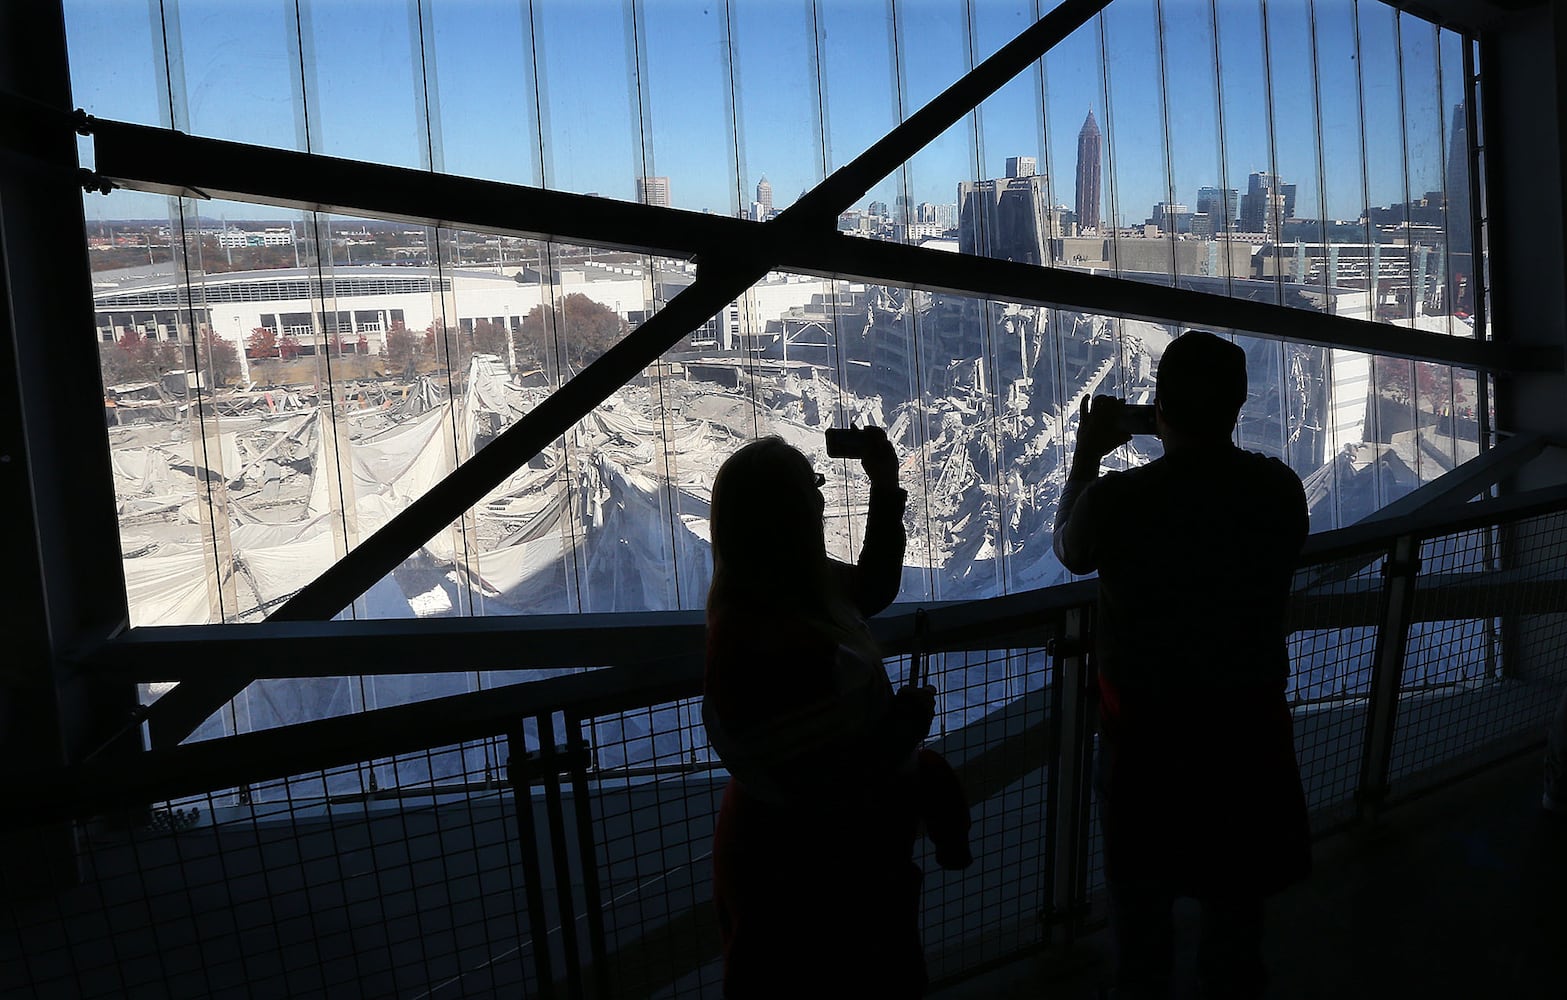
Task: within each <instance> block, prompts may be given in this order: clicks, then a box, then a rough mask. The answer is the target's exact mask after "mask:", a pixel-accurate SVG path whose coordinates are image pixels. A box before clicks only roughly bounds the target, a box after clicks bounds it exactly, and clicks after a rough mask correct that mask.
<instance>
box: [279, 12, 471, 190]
mask: <svg viewBox="0 0 1567 1000" xmlns="http://www.w3.org/2000/svg"><path fill="white" fill-rule="evenodd" d="M298 10H299V16H300V25H301V34H302V42H301V44H302V46H303V49H304V67H305V69H304V75H305V107H306V111H307V123H308V127H309V139H310V150H311V152H315V153H324V154H326V155H328V156H342V157H347V158H348V159H353V160H369V161H370V162H372V163H387V164H391V165H393V166H398V167H424V168H426V169H435V170H442V169H444V167H443V165H442V162H441V131H440V127H439V119H435V120H434V121H432V119H431V113H432V111H434V112H435V113H437V114H438V111H439V108H438V106H434V105H432V104H431V103H430V102H429V100H428V96H427V95H426V93H425V74H426V72H427V71H429V70H430V69H431V68H432V65H431V64H432V63H433V60H434V54H433V52H431V51H430V50H429V49H428V48H427V46H426V38H425V29H424V27H423V26H422V22H421V20H420V16H419V4H418V0H384V2H383V0H340V2H334V3H318V4H308V5H300V6H299V8H298ZM345 53H353V57H352V58H351V59H344V58H339V57H340V56H342V55H343V54H345ZM367 72H371V73H373V77H372V78H373V80H374V83H373V84H370V83H368V82H367V77H366V74H367Z"/></svg>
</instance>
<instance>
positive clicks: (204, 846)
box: [0, 748, 535, 998]
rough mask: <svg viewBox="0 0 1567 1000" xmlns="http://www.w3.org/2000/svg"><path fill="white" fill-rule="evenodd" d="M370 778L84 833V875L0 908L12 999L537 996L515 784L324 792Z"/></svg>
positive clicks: (89, 827)
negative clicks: (526, 954) (510, 788)
mask: <svg viewBox="0 0 1567 1000" xmlns="http://www.w3.org/2000/svg"><path fill="white" fill-rule="evenodd" d="M492 749H495V748H492ZM501 749H503V748H501ZM449 751H456V752H457V753H458V754H461V752H462V748H442V749H438V750H431V751H429V752H428V753H429V754H430V755H440V754H442V753H443V752H449ZM480 756H481V757H482V756H483V755H482V754H481V755H480ZM426 766H429V765H428V764H427V765H426ZM430 769H431V770H439V769H440V766H439V765H435V766H434V767H431V768H430ZM368 773H369V771H368V769H367V768H361V767H347V768H339V769H333V770H330V771H320V772H316V773H315V774H313V775H296V776H293V777H291V778H288V779H283V780H279V781H277V782H274V783H269V784H267V785H265V786H258V787H255V788H251V789H242V790H239V791H232V790H225V791H223V792H218V793H213V794H211V795H203V796H194V797H188V798H184V799H180V800H178V801H175V802H165V803H159V804H157V805H156V806H154V807H152V808H150V809H148V810H144V811H141V812H140V813H139V814H138V815H136V816H135V817H133V819H132V820H131V821H128V822H122V823H118V824H115V825H111V824H109V823H106V822H103V821H95V822H93V823H90V824H84V825H82V826H81V827H79V828H78V830H77V833H76V840H75V843H76V853H77V864H78V868H79V871H80V875H81V877H80V881H79V883H78V884H75V885H61V886H59V889H58V891H57V892H55V893H54V894H53V895H51V896H49V897H47V898H41V897H40V898H35V899H34V900H33V901H32V902H18V903H14V904H13V905H12V907H11V908H10V910H9V912H8V913H7V914H6V916H7V918H8V919H7V920H6V922H5V924H4V926H3V929H0V969H4V972H5V975H4V981H5V983H6V986H7V991H6V996H8V997H9V996H37V997H48V998H54V997H62V996H72V997H83V998H87V997H125V996H193V997H194V996H200V997H236V998H237V997H246V998H265V997H289V998H292V997H328V996H333V995H345V994H346V995H354V996H398V997H445V996H469V995H474V994H476V993H477V994H481V995H482V994H485V993H489V992H492V991H499V992H509V993H511V994H513V995H516V994H517V993H519V992H521V993H523V994H524V995H531V994H532V993H534V992H535V991H534V985H535V984H534V983H532V982H531V979H530V972H529V966H528V965H527V964H526V963H525V962H524V961H522V957H523V956H522V955H521V953H520V947H521V945H522V942H523V941H524V940H525V939H526V933H527V928H526V925H525V917H524V916H523V914H522V908H521V905H520V903H519V899H520V888H521V873H520V871H519V869H518V867H517V860H518V848H517V843H516V826H515V822H514V819H513V817H512V813H513V811H514V810H513V808H512V806H511V796H510V794H509V793H508V792H507V791H505V790H504V788H503V786H501V785H500V784H498V783H495V782H494V781H493V780H488V781H487V780H486V777H487V776H486V774H485V772H484V771H483V769H482V768H481V769H478V770H475V771H473V772H468V773H461V774H455V775H452V777H451V779H450V780H448V781H446V782H444V783H443V784H439V785H437V784H433V783H430V782H429V781H428V780H425V781H423V782H421V783H415V782H412V781H410V782H405V783H403V784H402V785H401V787H400V788H398V789H396V790H389V791H385V792H368V791H367V792H362V793H357V794H345V793H342V792H339V791H336V789H341V788H343V787H345V786H348V785H356V786H357V785H367V784H368V781H366V780H365V778H366V775H367V774H368Z"/></svg>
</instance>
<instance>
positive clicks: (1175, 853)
mask: <svg viewBox="0 0 1567 1000" xmlns="http://www.w3.org/2000/svg"><path fill="white" fill-rule="evenodd" d="M1101 691H1102V693H1103V695H1104V697H1103V700H1102V702H1101V706H1100V707H1101V720H1102V734H1103V736H1104V752H1105V753H1106V754H1107V755H1108V756H1107V759H1106V762H1105V768H1104V771H1103V775H1102V776H1103V779H1104V781H1103V784H1104V787H1103V788H1102V789H1101V791H1102V793H1103V794H1104V796H1105V798H1106V802H1105V809H1106V812H1105V860H1106V865H1107V868H1108V873H1109V875H1110V877H1111V878H1112V879H1114V880H1117V881H1120V882H1127V883H1137V884H1146V885H1157V886H1163V887H1167V888H1169V889H1170V890H1172V891H1173V892H1175V893H1176V894H1177V895H1184V896H1195V897H1199V898H1203V897H1208V898H1212V897H1223V896H1242V895H1248V896H1249V895H1268V894H1271V893H1273V892H1277V891H1278V890H1280V889H1282V888H1284V887H1285V886H1288V885H1290V884H1292V883H1294V882H1297V881H1299V880H1301V879H1303V878H1305V877H1306V876H1307V875H1308V874H1310V871H1311V835H1310V828H1309V826H1308V822H1307V815H1306V799H1305V795H1304V793H1303V791H1302V789H1301V784H1300V771H1299V767H1298V765H1297V763H1296V760H1295V745H1294V730H1293V727H1292V725H1291V720H1290V713H1289V707H1288V704H1287V703H1286V701H1285V699H1284V695H1283V693H1282V692H1279V691H1274V690H1244V689H1240V690H1228V691H1209V692H1195V693H1190V694H1184V695H1181V696H1160V697H1157V698H1155V697H1150V696H1147V695H1141V696H1137V695H1133V694H1131V693H1129V692H1126V691H1117V690H1116V689H1115V688H1114V687H1113V686H1110V685H1109V684H1108V682H1106V681H1103V680H1101Z"/></svg>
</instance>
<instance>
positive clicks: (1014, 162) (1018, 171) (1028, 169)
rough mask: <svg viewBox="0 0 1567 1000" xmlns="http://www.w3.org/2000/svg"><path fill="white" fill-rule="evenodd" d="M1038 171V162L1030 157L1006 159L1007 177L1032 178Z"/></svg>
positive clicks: (1010, 157)
mask: <svg viewBox="0 0 1567 1000" xmlns="http://www.w3.org/2000/svg"><path fill="white" fill-rule="evenodd" d="M1038 169H1039V161H1038V160H1036V159H1035V158H1034V157H1032V156H1009V157H1007V176H1008V177H1032V176H1034V174H1035V173H1036V172H1037V171H1038Z"/></svg>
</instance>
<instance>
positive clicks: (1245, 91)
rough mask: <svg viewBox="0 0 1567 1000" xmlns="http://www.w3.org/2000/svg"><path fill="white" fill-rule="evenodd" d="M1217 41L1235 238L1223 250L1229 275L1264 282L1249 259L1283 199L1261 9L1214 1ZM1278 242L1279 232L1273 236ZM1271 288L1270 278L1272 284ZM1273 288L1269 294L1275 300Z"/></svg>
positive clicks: (1252, 292)
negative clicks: (1275, 168)
mask: <svg viewBox="0 0 1567 1000" xmlns="http://www.w3.org/2000/svg"><path fill="white" fill-rule="evenodd" d="M1214 9H1215V11H1216V14H1217V22H1218V37H1219V57H1218V59H1219V95H1220V100H1221V102H1222V105H1221V109H1220V114H1221V118H1220V122H1221V127H1222V131H1223V138H1224V172H1225V179H1224V181H1223V182H1222V183H1221V184H1220V185H1219V187H1220V188H1222V189H1223V190H1222V191H1221V192H1220V195H1221V200H1223V201H1225V202H1227V203H1231V202H1232V203H1233V208H1226V210H1225V215H1226V217H1230V216H1231V215H1232V214H1233V225H1234V233H1235V236H1234V239H1233V240H1232V241H1231V242H1230V243H1229V244H1228V245H1227V248H1226V249H1228V250H1229V251H1230V270H1231V273H1233V274H1234V275H1235V276H1236V277H1237V278H1239V277H1242V276H1244V277H1247V278H1251V277H1267V276H1266V275H1263V274H1260V273H1259V269H1258V268H1257V266H1256V265H1255V264H1254V263H1253V254H1254V253H1255V252H1256V250H1257V248H1258V247H1259V246H1260V245H1261V244H1264V243H1268V242H1271V240H1270V238H1269V234H1268V227H1269V225H1271V224H1273V223H1274V222H1275V221H1276V220H1277V219H1278V218H1279V217H1280V215H1281V208H1280V202H1281V201H1282V194H1281V193H1280V192H1278V191H1277V190H1275V189H1276V188H1277V187H1278V185H1277V183H1276V180H1275V178H1274V176H1273V144H1272V132H1271V125H1270V121H1269V117H1268V115H1269V108H1268V74H1267V67H1266V66H1265V65H1264V61H1263V60H1264V54H1265V53H1266V51H1267V49H1266V47H1265V45H1266V36H1265V33H1264V30H1263V22H1262V11H1261V6H1260V4H1258V3H1256V2H1253V0H1236V2H1224V3H1219V2H1217V0H1216V2H1215V4H1214ZM1273 238H1275V239H1276V238H1277V233H1276V232H1275V233H1274V234H1273ZM1243 262H1244V263H1243ZM1270 283H1271V279H1270ZM1233 291H1234V294H1237V295H1246V296H1248V297H1251V296H1256V295H1257V294H1258V293H1259V289H1258V288H1257V287H1255V286H1239V287H1234V289H1233ZM1277 294H1278V291H1277V289H1276V288H1275V289H1273V290H1272V291H1271V292H1270V293H1269V297H1276V296H1277Z"/></svg>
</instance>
